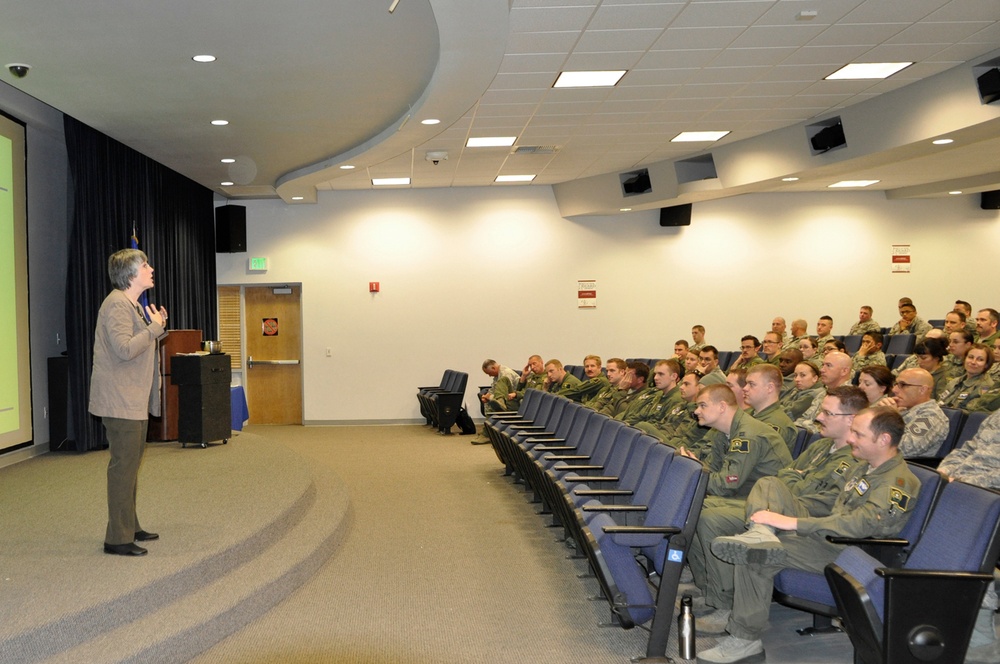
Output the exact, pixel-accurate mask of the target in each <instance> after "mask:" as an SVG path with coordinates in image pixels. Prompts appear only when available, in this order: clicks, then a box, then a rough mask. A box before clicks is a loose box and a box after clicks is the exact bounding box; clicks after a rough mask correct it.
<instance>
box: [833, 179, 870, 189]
mask: <svg viewBox="0 0 1000 664" xmlns="http://www.w3.org/2000/svg"><path fill="white" fill-rule="evenodd" d="M877 182H881V180H841V181H840V182H834V183H833V184H831V185H829V188H830V189H833V188H845V187H868V186H870V185H873V184H875V183H877Z"/></svg>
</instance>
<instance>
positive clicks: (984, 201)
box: [979, 189, 1000, 210]
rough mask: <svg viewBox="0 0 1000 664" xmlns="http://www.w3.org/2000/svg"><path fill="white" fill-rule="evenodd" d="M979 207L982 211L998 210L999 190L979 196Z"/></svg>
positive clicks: (999, 201) (999, 206)
mask: <svg viewBox="0 0 1000 664" xmlns="http://www.w3.org/2000/svg"><path fill="white" fill-rule="evenodd" d="M979 207H981V208H983V209H984V210H1000V189H994V190H993V191H984V192H983V193H982V194H980V199H979Z"/></svg>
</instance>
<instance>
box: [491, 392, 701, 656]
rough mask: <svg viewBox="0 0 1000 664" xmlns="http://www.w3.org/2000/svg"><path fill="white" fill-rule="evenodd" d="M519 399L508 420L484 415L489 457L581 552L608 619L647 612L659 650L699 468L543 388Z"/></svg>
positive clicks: (643, 618)
mask: <svg viewBox="0 0 1000 664" xmlns="http://www.w3.org/2000/svg"><path fill="white" fill-rule="evenodd" d="M530 392H531V391H529V394H530ZM526 397H527V395H526ZM525 401H526V402H527V403H526V404H522V405H523V410H522V411H521V412H519V414H518V416H517V417H516V419H515V418H511V417H500V418H495V419H494V420H493V421H490V422H489V423H488V425H487V432H488V435H489V436H490V440H491V442H492V443H493V445H494V449H495V450H496V452H497V456H498V457H499V458H500V459H501V460H502V461H503V462H504V464H505V466H506V468H507V472H508V474H512V475H514V476H515V478H516V480H517V481H519V482H523V483H524V485H525V489H527V490H529V491H531V492H532V494H533V496H534V499H535V500H537V501H540V502H541V503H542V504H543V513H544V514H550V515H551V517H552V520H553V522H554V525H558V526H562V527H563V529H564V531H565V533H566V536H567V538H571V539H572V541H573V542H574V544H575V546H576V548H577V550H578V551H579V552H580V553H581V554H582V556H583V557H584V558H585V559H586V560H587V562H588V564H589V566H590V568H591V570H592V571H593V573H594V575H595V577H596V578H597V581H598V583H599V585H600V588H601V591H602V594H603V596H604V598H605V599H606V600H607V601H608V603H609V606H610V608H611V611H612V615H613V617H614V620H615V621H616V622H617V623H618V624H619V625H620V626H621V627H623V628H625V629H629V628H632V627H634V626H635V625H640V624H644V623H646V622H649V621H651V620H652V621H653V622H652V626H651V627H650V630H651V634H650V638H649V643H648V645H647V656H649V657H656V656H659V657H662V656H664V655H665V651H666V644H667V638H668V637H669V632H670V626H671V624H672V621H673V610H674V600H675V599H676V594H677V584H678V582H679V579H680V571H681V567H682V565H683V561H684V557H685V556H686V554H687V550H688V546H689V543H690V541H691V539H692V537H693V535H694V529H695V526H696V524H697V518H698V514H699V513H700V511H701V505H702V501H703V499H704V496H705V489H706V486H707V477H708V476H707V473H706V472H705V471H704V470H703V468H702V465H701V464H700V463H698V462H697V461H693V460H691V459H687V458H685V457H681V456H677V455H675V454H674V453H673V450H672V449H670V448H669V447H667V446H665V445H662V444H660V443H659V441H657V440H656V439H655V438H653V437H651V436H648V435H646V434H644V433H642V432H641V431H639V430H637V429H634V428H632V427H629V426H628V425H626V424H624V423H622V422H619V421H616V420H613V419H610V418H608V417H605V416H603V415H600V414H598V413H595V412H594V411H591V410H589V409H587V408H584V407H582V406H580V405H579V404H575V403H572V402H569V401H568V400H566V399H561V398H559V397H554V396H552V395H547V394H541V397H540V398H539V397H533V398H532V399H528V398H526V399H525ZM535 403H538V405H537V408H536V409H535V410H534V411H533V412H532V408H535V406H534V404H535ZM547 404H548V405H547ZM504 420H506V421H504ZM637 556H639V557H642V558H645V559H646V560H647V561H648V563H647V564H648V568H647V566H644V565H643V564H640V562H639V560H638V559H637ZM651 571H655V572H656V575H655V576H656V577H657V578H658V579H659V587H658V588H653V587H651V585H650V579H649V577H650V574H651Z"/></svg>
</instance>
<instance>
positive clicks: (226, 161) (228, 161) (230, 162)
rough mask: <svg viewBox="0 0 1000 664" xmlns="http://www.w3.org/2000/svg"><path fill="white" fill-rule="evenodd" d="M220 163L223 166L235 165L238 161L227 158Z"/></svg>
mask: <svg viewBox="0 0 1000 664" xmlns="http://www.w3.org/2000/svg"><path fill="white" fill-rule="evenodd" d="M220 161H222V163H223V164H235V163H236V160H235V159H233V158H232V157H226V158H225V159H221V160H220Z"/></svg>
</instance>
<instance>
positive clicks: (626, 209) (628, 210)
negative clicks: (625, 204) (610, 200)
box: [618, 208, 632, 212]
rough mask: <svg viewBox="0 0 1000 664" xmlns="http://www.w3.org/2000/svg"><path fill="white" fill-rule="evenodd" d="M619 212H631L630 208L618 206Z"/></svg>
mask: <svg viewBox="0 0 1000 664" xmlns="http://www.w3.org/2000/svg"><path fill="white" fill-rule="evenodd" d="M618 211H619V212H631V211H632V208H618Z"/></svg>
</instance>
